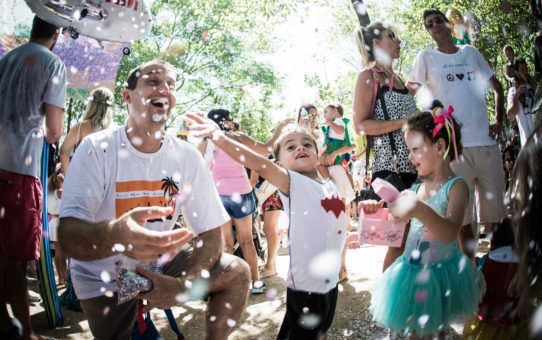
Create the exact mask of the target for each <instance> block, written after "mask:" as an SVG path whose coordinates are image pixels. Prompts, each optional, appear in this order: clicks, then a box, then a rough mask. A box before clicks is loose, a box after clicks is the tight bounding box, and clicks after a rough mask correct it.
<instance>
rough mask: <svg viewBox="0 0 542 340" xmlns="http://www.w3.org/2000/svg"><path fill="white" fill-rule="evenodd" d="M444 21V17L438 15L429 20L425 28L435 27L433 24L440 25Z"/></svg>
mask: <svg viewBox="0 0 542 340" xmlns="http://www.w3.org/2000/svg"><path fill="white" fill-rule="evenodd" d="M443 23H444V18H443V17H441V16H438V17H434V18H433V19H431V20H429V21H427V22H426V23H425V28H427V29H431V28H433V24H439V25H442V24H443Z"/></svg>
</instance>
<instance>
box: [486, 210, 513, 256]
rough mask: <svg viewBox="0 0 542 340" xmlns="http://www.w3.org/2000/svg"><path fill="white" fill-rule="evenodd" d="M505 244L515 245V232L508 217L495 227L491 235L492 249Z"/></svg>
mask: <svg viewBox="0 0 542 340" xmlns="http://www.w3.org/2000/svg"><path fill="white" fill-rule="evenodd" d="M504 246H512V247H513V246H514V232H513V231H512V224H511V222H510V219H509V218H508V217H507V218H505V219H504V220H502V222H501V223H499V224H498V225H497V226H496V227H495V228H494V229H493V231H492V237H491V250H495V249H497V248H500V247H504Z"/></svg>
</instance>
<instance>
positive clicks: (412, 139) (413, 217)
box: [361, 107, 483, 339]
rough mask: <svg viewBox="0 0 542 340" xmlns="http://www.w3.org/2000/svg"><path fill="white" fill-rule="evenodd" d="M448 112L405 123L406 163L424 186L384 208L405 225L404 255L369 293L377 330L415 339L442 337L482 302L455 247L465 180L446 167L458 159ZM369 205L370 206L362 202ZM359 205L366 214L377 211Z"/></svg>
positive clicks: (478, 280) (477, 279)
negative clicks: (451, 325) (408, 163)
mask: <svg viewBox="0 0 542 340" xmlns="http://www.w3.org/2000/svg"><path fill="white" fill-rule="evenodd" d="M452 111H453V110H452V108H451V107H450V108H448V110H442V109H441V108H438V109H436V110H434V111H433V112H432V113H433V115H432V113H429V112H422V113H420V114H417V115H415V116H413V117H411V118H409V119H408V121H407V126H406V129H405V139H406V143H407V146H408V149H409V150H410V155H409V159H410V161H411V162H412V163H413V164H414V166H415V167H416V170H417V171H418V175H419V176H421V177H422V178H423V183H421V184H414V185H413V186H412V188H411V189H410V190H405V191H403V192H402V193H401V195H400V197H399V198H398V199H397V200H396V201H395V202H393V203H390V204H389V205H388V208H389V211H390V212H391V214H392V215H393V216H394V217H395V218H396V219H398V220H403V221H408V220H410V231H409V233H408V238H407V241H406V245H405V251H404V253H403V255H402V256H400V257H399V258H397V259H396V260H395V262H393V264H391V265H390V266H389V267H388V269H386V271H385V272H384V274H383V275H382V277H381V278H380V279H379V280H378V282H376V283H375V285H374V288H373V291H372V292H371V294H372V297H371V307H370V309H371V312H372V314H373V319H374V320H375V321H376V322H377V324H379V325H380V326H383V327H386V328H389V329H391V330H392V332H394V333H400V334H402V335H407V336H411V337H413V338H418V337H421V338H424V339H425V338H426V337H427V338H430V339H433V338H434V337H436V336H439V335H443V334H439V333H442V332H443V331H444V330H445V329H446V328H447V326H448V325H449V324H450V322H451V321H452V320H453V319H455V318H457V317H462V316H463V317H471V316H472V315H473V313H475V312H476V311H477V310H478V303H479V301H480V299H481V297H482V294H483V291H482V289H481V288H480V287H481V286H483V284H482V282H483V277H482V276H481V275H480V274H479V272H478V271H477V270H476V268H475V267H474V266H473V265H472V264H471V262H470V261H469V259H468V258H467V257H466V256H465V255H464V254H462V253H461V252H460V251H459V250H458V247H457V236H458V233H459V229H460V227H461V225H462V222H463V216H464V214H465V210H466V208H467V204H468V200H469V194H468V187H467V183H466V182H465V180H464V179H463V178H461V177H457V176H456V175H455V174H454V173H453V172H452V170H451V169H450V162H451V161H453V160H454V159H457V157H458V155H459V154H460V153H461V136H460V129H459V126H458V124H457V122H456V121H455V119H453V118H452V116H451V113H452ZM367 202H373V203H367ZM382 204H383V201H381V202H380V203H379V204H377V203H376V201H365V202H362V203H361V205H362V206H363V207H364V211H365V212H366V213H372V212H375V211H374V210H375V209H376V208H378V207H381V206H382Z"/></svg>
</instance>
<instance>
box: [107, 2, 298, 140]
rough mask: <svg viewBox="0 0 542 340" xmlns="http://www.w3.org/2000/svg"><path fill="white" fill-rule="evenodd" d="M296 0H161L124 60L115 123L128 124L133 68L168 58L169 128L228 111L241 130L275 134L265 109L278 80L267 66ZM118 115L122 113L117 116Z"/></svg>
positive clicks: (256, 135)
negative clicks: (173, 99) (171, 87)
mask: <svg viewBox="0 0 542 340" xmlns="http://www.w3.org/2000/svg"><path fill="white" fill-rule="evenodd" d="M294 3H295V1H286V2H284V1H278V0H267V1H262V2H260V1H251V0H236V1H232V0H224V1H210V0H204V1H196V0H174V1H168V0H156V1H154V3H153V5H152V8H151V12H152V17H153V25H152V28H151V31H150V33H149V34H148V36H147V37H146V38H145V39H143V40H140V41H136V42H135V43H134V44H133V46H132V53H131V54H130V55H129V56H128V57H125V58H124V59H123V60H122V63H121V65H120V68H119V72H118V76H117V79H118V80H119V81H118V82H117V86H116V101H117V103H116V104H117V105H116V107H117V108H118V109H116V110H115V111H116V113H117V114H116V115H115V120H116V121H117V122H122V121H123V120H124V119H125V116H124V114H125V112H126V111H125V110H124V109H123V108H124V103H123V101H122V96H121V93H122V90H123V89H124V88H125V84H124V81H125V80H126V79H127V78H128V74H129V71H130V70H131V69H133V68H134V67H136V66H137V65H139V64H141V63H142V62H145V61H149V60H152V59H163V60H166V61H168V62H170V63H171V64H172V65H174V66H175V68H176V69H177V71H178V79H177V105H176V107H175V112H174V114H172V117H171V119H170V122H169V123H168V127H171V128H174V129H175V128H177V127H176V126H174V120H175V118H176V117H177V116H179V115H181V114H183V113H185V112H207V111H209V110H210V109H212V108H218V107H223V108H227V109H230V110H231V112H232V115H233V117H234V119H235V120H236V121H238V122H239V123H240V124H241V128H242V129H243V130H244V131H245V132H247V133H249V134H250V135H251V136H252V137H254V138H256V139H259V140H263V139H266V138H267V137H268V136H269V134H270V129H269V126H270V125H271V118H270V117H269V116H268V115H267V112H268V111H270V110H271V109H273V107H270V99H271V96H272V94H273V92H274V91H276V90H277V89H278V88H279V87H280V85H281V83H280V78H279V77H278V75H277V74H276V72H275V71H274V70H273V68H272V67H271V66H270V65H268V64H267V63H265V62H263V61H261V60H262V59H263V58H262V56H265V55H267V54H271V53H273V51H274V48H275V44H274V42H273V38H272V36H271V33H272V31H273V27H274V25H276V24H278V23H281V22H282V21H283V20H284V17H286V16H287V15H288V14H289V13H290V11H291V10H292V8H293V7H294V6H293V4H294ZM119 113H120V114H119Z"/></svg>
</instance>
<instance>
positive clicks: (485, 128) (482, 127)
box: [408, 45, 496, 147]
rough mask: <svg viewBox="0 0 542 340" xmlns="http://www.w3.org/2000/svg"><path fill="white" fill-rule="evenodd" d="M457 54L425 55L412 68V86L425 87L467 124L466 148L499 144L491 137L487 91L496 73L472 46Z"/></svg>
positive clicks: (464, 131) (460, 48) (463, 134)
mask: <svg viewBox="0 0 542 340" xmlns="http://www.w3.org/2000/svg"><path fill="white" fill-rule="evenodd" d="M457 47H458V51H457V52H456V53H453V54H446V53H442V52H440V51H438V50H431V51H422V52H421V53H420V54H419V55H418V56H417V57H416V61H415V62H414V65H413V67H412V72H411V73H410V76H409V78H408V82H412V83H418V84H421V85H425V86H426V87H427V89H428V90H429V92H430V94H431V96H432V98H431V101H432V100H433V99H438V100H440V102H442V104H443V105H444V108H446V109H447V108H448V106H449V105H451V106H453V108H454V112H453V114H452V115H453V116H454V117H455V119H456V120H457V121H459V122H460V123H461V124H463V126H462V128H461V140H462V143H463V146H464V147H470V146H488V145H494V144H495V143H496V142H495V140H493V139H492V138H491V137H490V136H489V119H488V116H487V106H486V98H485V90H486V88H487V81H488V80H489V79H490V78H491V77H492V76H493V71H492V70H491V68H489V65H488V64H487V62H486V61H485V59H484V57H483V56H482V55H481V54H480V52H479V51H478V50H477V49H476V48H474V47H472V46H470V45H462V46H457Z"/></svg>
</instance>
